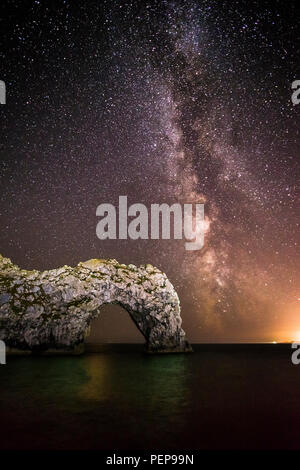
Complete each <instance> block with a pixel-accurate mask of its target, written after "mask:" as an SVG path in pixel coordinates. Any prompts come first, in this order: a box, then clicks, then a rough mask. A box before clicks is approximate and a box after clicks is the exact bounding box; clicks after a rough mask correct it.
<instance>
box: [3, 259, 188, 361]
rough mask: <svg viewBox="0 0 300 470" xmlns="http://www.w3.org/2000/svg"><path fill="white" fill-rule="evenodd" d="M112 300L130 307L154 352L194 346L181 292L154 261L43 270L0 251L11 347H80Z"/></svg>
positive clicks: (92, 262)
mask: <svg viewBox="0 0 300 470" xmlns="http://www.w3.org/2000/svg"><path fill="white" fill-rule="evenodd" d="M109 303H116V304H119V305H121V306H122V307H123V308H124V309H125V310H127V312H128V313H129V315H130V317H131V318H132V320H133V321H134V323H135V324H136V326H137V328H138V329H139V330H140V331H141V333H142V334H143V336H144V337H145V340H146V347H147V350H148V351H149V352H153V353H156V352H157V353H161V352H186V351H190V350H191V349H190V346H189V344H188V342H187V341H186V339H185V333H184V331H183V330H182V328H181V323H182V320H181V317H180V303H179V298H178V295H177V293H176V291H175V290H174V287H173V286H172V284H171V283H170V281H169V280H168V278H167V276H166V275H165V274H164V273H162V272H161V271H159V270H158V269H156V268H155V267H153V266H152V265H150V264H147V265H144V266H140V267H137V266H134V265H132V264H129V265H128V266H127V265H124V264H119V263H118V262H117V261H116V260H100V259H93V260H90V261H86V262H83V263H79V264H78V265H77V266H75V267H74V268H72V267H69V266H63V267H61V268H58V269H51V270H49V271H43V272H40V271H36V270H34V271H26V270H24V269H20V268H19V267H18V266H16V265H14V264H13V263H12V262H11V260H10V259H8V258H4V257H2V256H1V255H0V339H1V340H3V341H5V343H6V346H7V347H8V348H10V349H17V350H22V351H24V352H25V351H37V352H42V351H51V350H52V351H53V350H54V351H57V352H59V351H81V350H82V349H83V348H82V346H83V344H84V340H85V338H86V336H87V335H88V334H89V326H90V322H91V320H92V319H93V318H95V317H96V316H98V315H99V314H101V306H102V305H103V304H109ZM124 313H125V312H124Z"/></svg>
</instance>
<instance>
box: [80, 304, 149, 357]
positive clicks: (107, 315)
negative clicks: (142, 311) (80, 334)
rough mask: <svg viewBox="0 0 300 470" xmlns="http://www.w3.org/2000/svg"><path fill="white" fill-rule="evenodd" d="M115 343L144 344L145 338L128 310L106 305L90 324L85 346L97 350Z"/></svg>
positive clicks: (114, 305) (116, 305)
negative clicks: (103, 345) (104, 345)
mask: <svg viewBox="0 0 300 470" xmlns="http://www.w3.org/2000/svg"><path fill="white" fill-rule="evenodd" d="M114 343H118V344H120V343H138V344H144V343H145V337H144V336H143V334H142V333H141V332H140V331H139V329H138V327H137V326H136V325H135V323H134V321H133V320H132V318H131V316H130V314H129V313H128V312H127V311H126V309H124V308H123V307H122V306H121V305H119V304H105V305H103V306H102V307H100V309H99V313H98V315H97V317H96V318H94V319H93V320H91V322H90V325H89V334H88V336H87V337H86V339H85V345H86V349H88V350H94V349H95V350H96V349H97V347H98V346H100V345H102V344H114Z"/></svg>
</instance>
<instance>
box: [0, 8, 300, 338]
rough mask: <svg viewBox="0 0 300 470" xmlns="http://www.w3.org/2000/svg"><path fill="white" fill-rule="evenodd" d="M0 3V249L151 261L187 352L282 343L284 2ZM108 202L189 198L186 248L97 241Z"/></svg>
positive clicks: (285, 312) (287, 119) (296, 172)
mask: <svg viewBox="0 0 300 470" xmlns="http://www.w3.org/2000/svg"><path fill="white" fill-rule="evenodd" d="M1 7H2V8H1V10H2V14H1V18H0V31H1V38H0V64H1V67H0V79H1V80H4V81H5V82H6V87H7V104H6V105H2V106H1V107H0V120H1V121H0V227H1V232H0V252H1V253H2V254H3V255H5V256H8V257H10V258H11V259H12V260H13V261H14V262H15V263H16V264H18V265H20V266H22V267H24V268H27V269H32V268H37V269H49V268H54V267H58V266H60V265H64V264H68V265H76V264H77V263H78V262H79V261H80V260H86V259H90V258H116V259H118V260H119V261H120V262H123V263H130V262H131V263H134V264H137V265H139V264H144V263H147V262H149V263H151V264H153V265H156V266H158V267H159V268H160V269H162V270H163V271H165V272H166V273H167V275H168V277H169V278H170V280H171V282H172V283H173V284H174V286H175V288H176V289H177V291H178V294H179V297H180V299H181V305H182V317H183V322H184V323H183V325H184V329H185V330H186V332H187V334H188V338H189V339H190V340H191V341H194V342H197V341H199V342H202V341H203V342H214V341H219V342H222V341H225V342H226V341H237V342H239V341H241V342H243V341H275V340H276V341H285V340H294V339H300V315H299V314H300V310H299V298H300V289H299V269H297V268H298V265H299V218H300V217H299V184H298V182H299V176H300V169H299V142H300V140H299V113H300V105H299V107H298V106H293V104H292V102H291V94H292V90H291V84H292V82H293V81H294V80H296V79H300V67H299V57H300V47H299V41H300V34H299V26H298V25H299V16H297V12H296V2H293V1H290V2H283V1H282V2H279V1H276V0H275V1H274V0H273V1H272V2H271V1H256V0H255V1H252V2H249V1H244V0H241V1H236V0H231V1H227V0H225V1H222V2H220V1H215V0H207V1H205V0H203V1H202V0H198V1H189V0H188V1H185V2H179V1H170V0H160V1H157V0H154V1H150V0H148V1H139V0H138V1H126V0H125V1H121V0H109V1H104V2H98V1H95V0H92V1H86V2H74V1H73V2H72V1H70V0H64V1H62V0H60V1H56V0H54V1H52V2H47V1H42V0H39V1H37V0H36V1H32V0H30V1H26V0H24V1H22V2H20V1H15V0H10V1H4V2H2V3H1ZM120 195H127V196H128V203H129V204H133V203H135V202H140V203H144V204H145V205H146V206H147V207H150V204H153V203H159V204H162V203H164V202H165V203H169V204H173V203H175V202H179V203H182V204H183V203H201V202H202V203H204V204H205V215H206V227H207V229H206V233H205V244H204V247H203V248H202V249H201V250H199V251H186V250H185V249H184V240H104V241H101V240H99V239H98V238H97V236H96V225H97V222H98V220H99V219H98V218H97V217H96V208H97V206H98V205H99V204H101V203H111V204H114V205H115V206H117V205H118V198H119V196H120ZM122 328H126V326H125V327H124V325H123V326H122V323H120V324H119V325H115V324H114V325H112V329H117V330H118V329H119V333H120V332H121V330H122ZM125 333H126V332H125ZM127 336H128V337H127V339H128V340H130V339H132V337H131V332H128V335H127Z"/></svg>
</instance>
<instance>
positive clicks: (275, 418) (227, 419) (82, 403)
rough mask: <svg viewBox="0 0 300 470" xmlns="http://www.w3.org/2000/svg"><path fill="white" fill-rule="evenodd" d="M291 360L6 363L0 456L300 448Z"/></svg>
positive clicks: (100, 358) (215, 352) (125, 357)
mask: <svg viewBox="0 0 300 470" xmlns="http://www.w3.org/2000/svg"><path fill="white" fill-rule="evenodd" d="M290 355H291V350H290V348H283V349H280V348H273V349H272V347H269V348H257V347H256V348H252V349H251V348H250V347H249V348H243V347H238V346H236V347H233V348H222V347H219V348H217V347H216V348H214V347H209V348H205V347H204V348H203V347H202V348H196V351H195V352H194V354H188V355H166V356H147V355H144V354H142V352H141V351H140V347H137V348H128V347H123V349H122V350H120V349H118V348H110V349H109V350H104V351H103V352H102V353H98V354H86V355H84V356H78V357H9V358H8V361H7V365H5V366H0V381H1V392H0V413H1V417H0V422H1V431H0V434H1V435H0V448H2V449H13V448H19V449H112V450H121V449H144V450H154V449H161V450H166V449H224V448H225V449H226V448H230V449H232V448H239V449H249V448H250V449H260V448H263V449H265V448H268V449H270V448H300V395H299V390H300V366H294V365H292V364H291V360H290Z"/></svg>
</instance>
